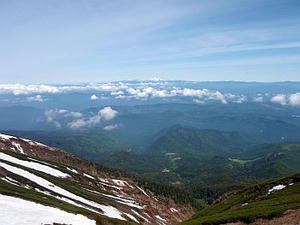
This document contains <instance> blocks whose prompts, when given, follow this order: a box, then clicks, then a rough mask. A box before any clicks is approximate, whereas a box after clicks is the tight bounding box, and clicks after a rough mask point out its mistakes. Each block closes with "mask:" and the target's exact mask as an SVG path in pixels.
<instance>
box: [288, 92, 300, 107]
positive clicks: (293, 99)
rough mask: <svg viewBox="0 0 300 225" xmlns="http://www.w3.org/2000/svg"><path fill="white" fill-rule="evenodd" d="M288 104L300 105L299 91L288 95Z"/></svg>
mask: <svg viewBox="0 0 300 225" xmlns="http://www.w3.org/2000/svg"><path fill="white" fill-rule="evenodd" d="M289 104H290V105H292V106H300V93H299V92H297V93H295V94H291V95H290V97H289Z"/></svg>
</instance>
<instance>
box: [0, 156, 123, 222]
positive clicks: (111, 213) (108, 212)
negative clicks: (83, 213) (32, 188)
mask: <svg viewBox="0 0 300 225" xmlns="http://www.w3.org/2000/svg"><path fill="white" fill-rule="evenodd" d="M0 167H3V168H4V169H6V170H8V171H10V172H12V173H14V174H17V175H19V176H22V177H24V178H26V179H28V180H30V181H32V182H34V183H36V184H38V185H40V186H42V187H44V188H46V189H48V190H51V191H53V192H55V193H57V194H60V195H63V196H65V197H67V198H70V199H73V200H76V201H79V202H81V203H83V204H85V205H88V206H91V207H94V208H98V209H100V210H101V211H103V214H104V215H105V216H108V217H111V218H116V219H120V220H125V219H124V218H123V217H122V216H121V214H122V213H121V212H120V211H119V210H118V209H116V208H114V207H112V206H106V205H101V204H99V203H96V202H93V201H90V200H87V199H85V198H83V197H80V196H77V195H75V194H73V193H71V192H69V191H67V190H65V189H63V188H61V187H58V186H56V185H55V184H53V183H51V182H49V181H47V180H46V179H44V178H41V177H39V176H37V175H35V174H32V173H30V172H28V171H26V170H23V169H20V168H17V167H14V166H10V165H7V164H5V163H2V162H0ZM83 207H84V206H83Z"/></svg>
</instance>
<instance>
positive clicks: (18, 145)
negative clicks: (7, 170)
mask: <svg viewBox="0 0 300 225" xmlns="http://www.w3.org/2000/svg"><path fill="white" fill-rule="evenodd" d="M11 144H12V145H13V146H15V147H16V148H17V149H18V151H19V152H20V153H22V154H24V150H23V148H22V147H21V145H20V144H18V143H16V142H12V143H11Z"/></svg>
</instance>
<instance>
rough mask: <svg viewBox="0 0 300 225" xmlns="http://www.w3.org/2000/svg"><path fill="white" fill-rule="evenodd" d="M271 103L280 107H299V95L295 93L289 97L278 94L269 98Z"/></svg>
mask: <svg viewBox="0 0 300 225" xmlns="http://www.w3.org/2000/svg"><path fill="white" fill-rule="evenodd" d="M271 102H273V103H277V104H281V105H289V106H300V93H299V92H297V93H294V94H290V95H285V94H278V95H275V96H273V97H272V98H271Z"/></svg>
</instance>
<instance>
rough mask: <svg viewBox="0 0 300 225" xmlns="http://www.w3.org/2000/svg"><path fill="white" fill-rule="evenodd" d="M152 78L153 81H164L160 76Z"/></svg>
mask: <svg viewBox="0 0 300 225" xmlns="http://www.w3.org/2000/svg"><path fill="white" fill-rule="evenodd" d="M150 80H152V81H163V80H164V79H162V78H159V77H152V78H151V79H150Z"/></svg>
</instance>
